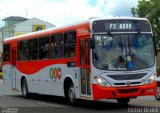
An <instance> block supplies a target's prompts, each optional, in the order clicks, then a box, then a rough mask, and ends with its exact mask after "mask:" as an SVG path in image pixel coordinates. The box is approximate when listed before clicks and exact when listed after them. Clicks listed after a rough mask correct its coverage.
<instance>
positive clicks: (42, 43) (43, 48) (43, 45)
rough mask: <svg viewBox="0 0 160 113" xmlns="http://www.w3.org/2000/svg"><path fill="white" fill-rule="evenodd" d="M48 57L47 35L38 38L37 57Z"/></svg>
mask: <svg viewBox="0 0 160 113" xmlns="http://www.w3.org/2000/svg"><path fill="white" fill-rule="evenodd" d="M48 58H49V36H46V37H42V38H40V39H39V59H48Z"/></svg>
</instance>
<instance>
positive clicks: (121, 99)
mask: <svg viewBox="0 0 160 113" xmlns="http://www.w3.org/2000/svg"><path fill="white" fill-rule="evenodd" d="M129 101H130V98H119V99H117V102H118V103H119V104H128V103H129Z"/></svg>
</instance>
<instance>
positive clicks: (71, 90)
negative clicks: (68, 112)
mask: <svg viewBox="0 0 160 113" xmlns="http://www.w3.org/2000/svg"><path fill="white" fill-rule="evenodd" d="M66 98H67V101H68V102H69V104H72V105H73V104H74V103H75V102H76V95H75V90H74V86H73V84H71V85H70V86H69V87H68V88H67V92H66Z"/></svg>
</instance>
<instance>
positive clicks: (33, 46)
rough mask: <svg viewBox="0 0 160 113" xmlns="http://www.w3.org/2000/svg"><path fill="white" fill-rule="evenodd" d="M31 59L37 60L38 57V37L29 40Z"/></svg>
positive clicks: (29, 55)
mask: <svg viewBox="0 0 160 113" xmlns="http://www.w3.org/2000/svg"><path fill="white" fill-rule="evenodd" d="M28 58H29V60H37V59H38V39H31V40H29V54H28Z"/></svg>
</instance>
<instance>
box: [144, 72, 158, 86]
mask: <svg viewBox="0 0 160 113" xmlns="http://www.w3.org/2000/svg"><path fill="white" fill-rule="evenodd" d="M155 80H156V75H155V74H154V75H152V76H150V77H149V78H148V79H147V80H146V84H151V83H153V82H154V81H155Z"/></svg>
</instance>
